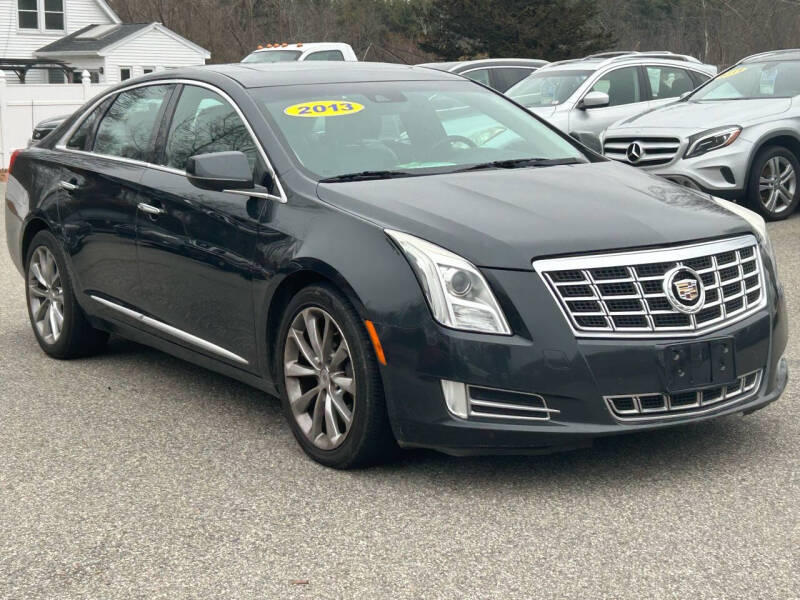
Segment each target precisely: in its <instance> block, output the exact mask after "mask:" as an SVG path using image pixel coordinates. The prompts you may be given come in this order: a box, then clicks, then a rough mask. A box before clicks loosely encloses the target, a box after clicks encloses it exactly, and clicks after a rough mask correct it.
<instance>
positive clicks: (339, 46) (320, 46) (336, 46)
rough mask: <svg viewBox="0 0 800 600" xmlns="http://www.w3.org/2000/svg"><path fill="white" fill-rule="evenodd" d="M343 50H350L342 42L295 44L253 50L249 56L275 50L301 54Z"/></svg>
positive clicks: (347, 45)
mask: <svg viewBox="0 0 800 600" xmlns="http://www.w3.org/2000/svg"><path fill="white" fill-rule="evenodd" d="M345 48H350V44H345V43H344V42H298V43H295V44H286V45H285V46H284V45H283V44H281V45H275V46H272V47H271V48H267V47H265V48H258V49H257V50H253V52H251V54H257V53H258V52H274V51H275V50H299V51H300V52H303V51H305V50H325V49H329V50H343V49H345Z"/></svg>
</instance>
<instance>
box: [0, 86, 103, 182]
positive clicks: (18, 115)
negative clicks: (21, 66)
mask: <svg viewBox="0 0 800 600" xmlns="http://www.w3.org/2000/svg"><path fill="white" fill-rule="evenodd" d="M108 87H109V86H108V84H96V83H91V80H90V79H89V72H88V71H84V72H83V81H82V83H77V84H64V83H62V84H31V85H29V84H24V85H7V84H6V74H5V73H4V72H3V71H0V168H4V167H7V166H8V160H9V158H11V153H12V152H14V150H17V149H19V148H25V147H26V146H27V144H28V140H29V139H30V137H31V133H32V132H33V127H34V126H35V125H36V124H37V123H38V122H39V121H42V120H43V119H47V118H50V117H59V116H61V115H69V114H71V113H73V112H74V111H75V110H76V109H78V108H80V107H81V106H83V104H84V103H85V102H86V101H87V100H89V99H91V98H92V97H93V96H95V95H97V94H99V93H100V92H102V91H103V90H105V89H106V88H108Z"/></svg>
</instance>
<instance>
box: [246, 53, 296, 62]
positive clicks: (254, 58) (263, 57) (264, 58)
mask: <svg viewBox="0 0 800 600" xmlns="http://www.w3.org/2000/svg"><path fill="white" fill-rule="evenodd" d="M301 54H302V52H300V51H299V50H267V51H265V52H253V53H252V54H250V55H249V56H246V57H245V58H244V60H243V61H242V62H245V63H276V62H292V61H295V60H297V59H298V58H300V55H301Z"/></svg>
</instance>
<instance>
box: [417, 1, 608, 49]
mask: <svg viewBox="0 0 800 600" xmlns="http://www.w3.org/2000/svg"><path fill="white" fill-rule="evenodd" d="M596 17H597V9H596V7H595V3H594V2H593V0H433V2H432V4H431V6H430V8H429V11H428V26H429V29H428V32H427V35H425V37H424V39H423V41H422V42H421V43H420V47H421V48H422V49H423V50H426V51H428V52H433V53H434V54H438V55H439V56H441V57H442V58H444V59H446V60H456V59H460V58H476V57H482V56H491V57H493V58H509V57H518V58H544V59H547V60H560V59H564V58H572V57H576V56H583V55H586V54H589V53H592V52H597V51H600V50H604V49H607V48H610V47H611V46H613V44H614V38H613V36H612V35H611V34H610V33H608V32H606V31H604V30H603V29H602V28H601V27H600V26H599V25H598V23H597V21H596Z"/></svg>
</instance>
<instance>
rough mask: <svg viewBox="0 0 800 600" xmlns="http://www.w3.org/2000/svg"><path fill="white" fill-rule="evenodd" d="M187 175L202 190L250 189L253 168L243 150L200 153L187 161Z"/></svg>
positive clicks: (190, 181)
mask: <svg viewBox="0 0 800 600" xmlns="http://www.w3.org/2000/svg"><path fill="white" fill-rule="evenodd" d="M186 177H187V179H188V180H189V183H191V184H192V185H193V186H195V187H198V188H200V189H201V190H211V191H213V192H221V191H223V190H250V189H253V187H255V186H254V185H253V169H252V168H251V167H250V163H249V162H248V161H247V157H246V156H245V155H244V154H243V153H242V152H213V153H211V154H198V155H196V156H192V157H190V158H189V160H188V161H187V162H186Z"/></svg>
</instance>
